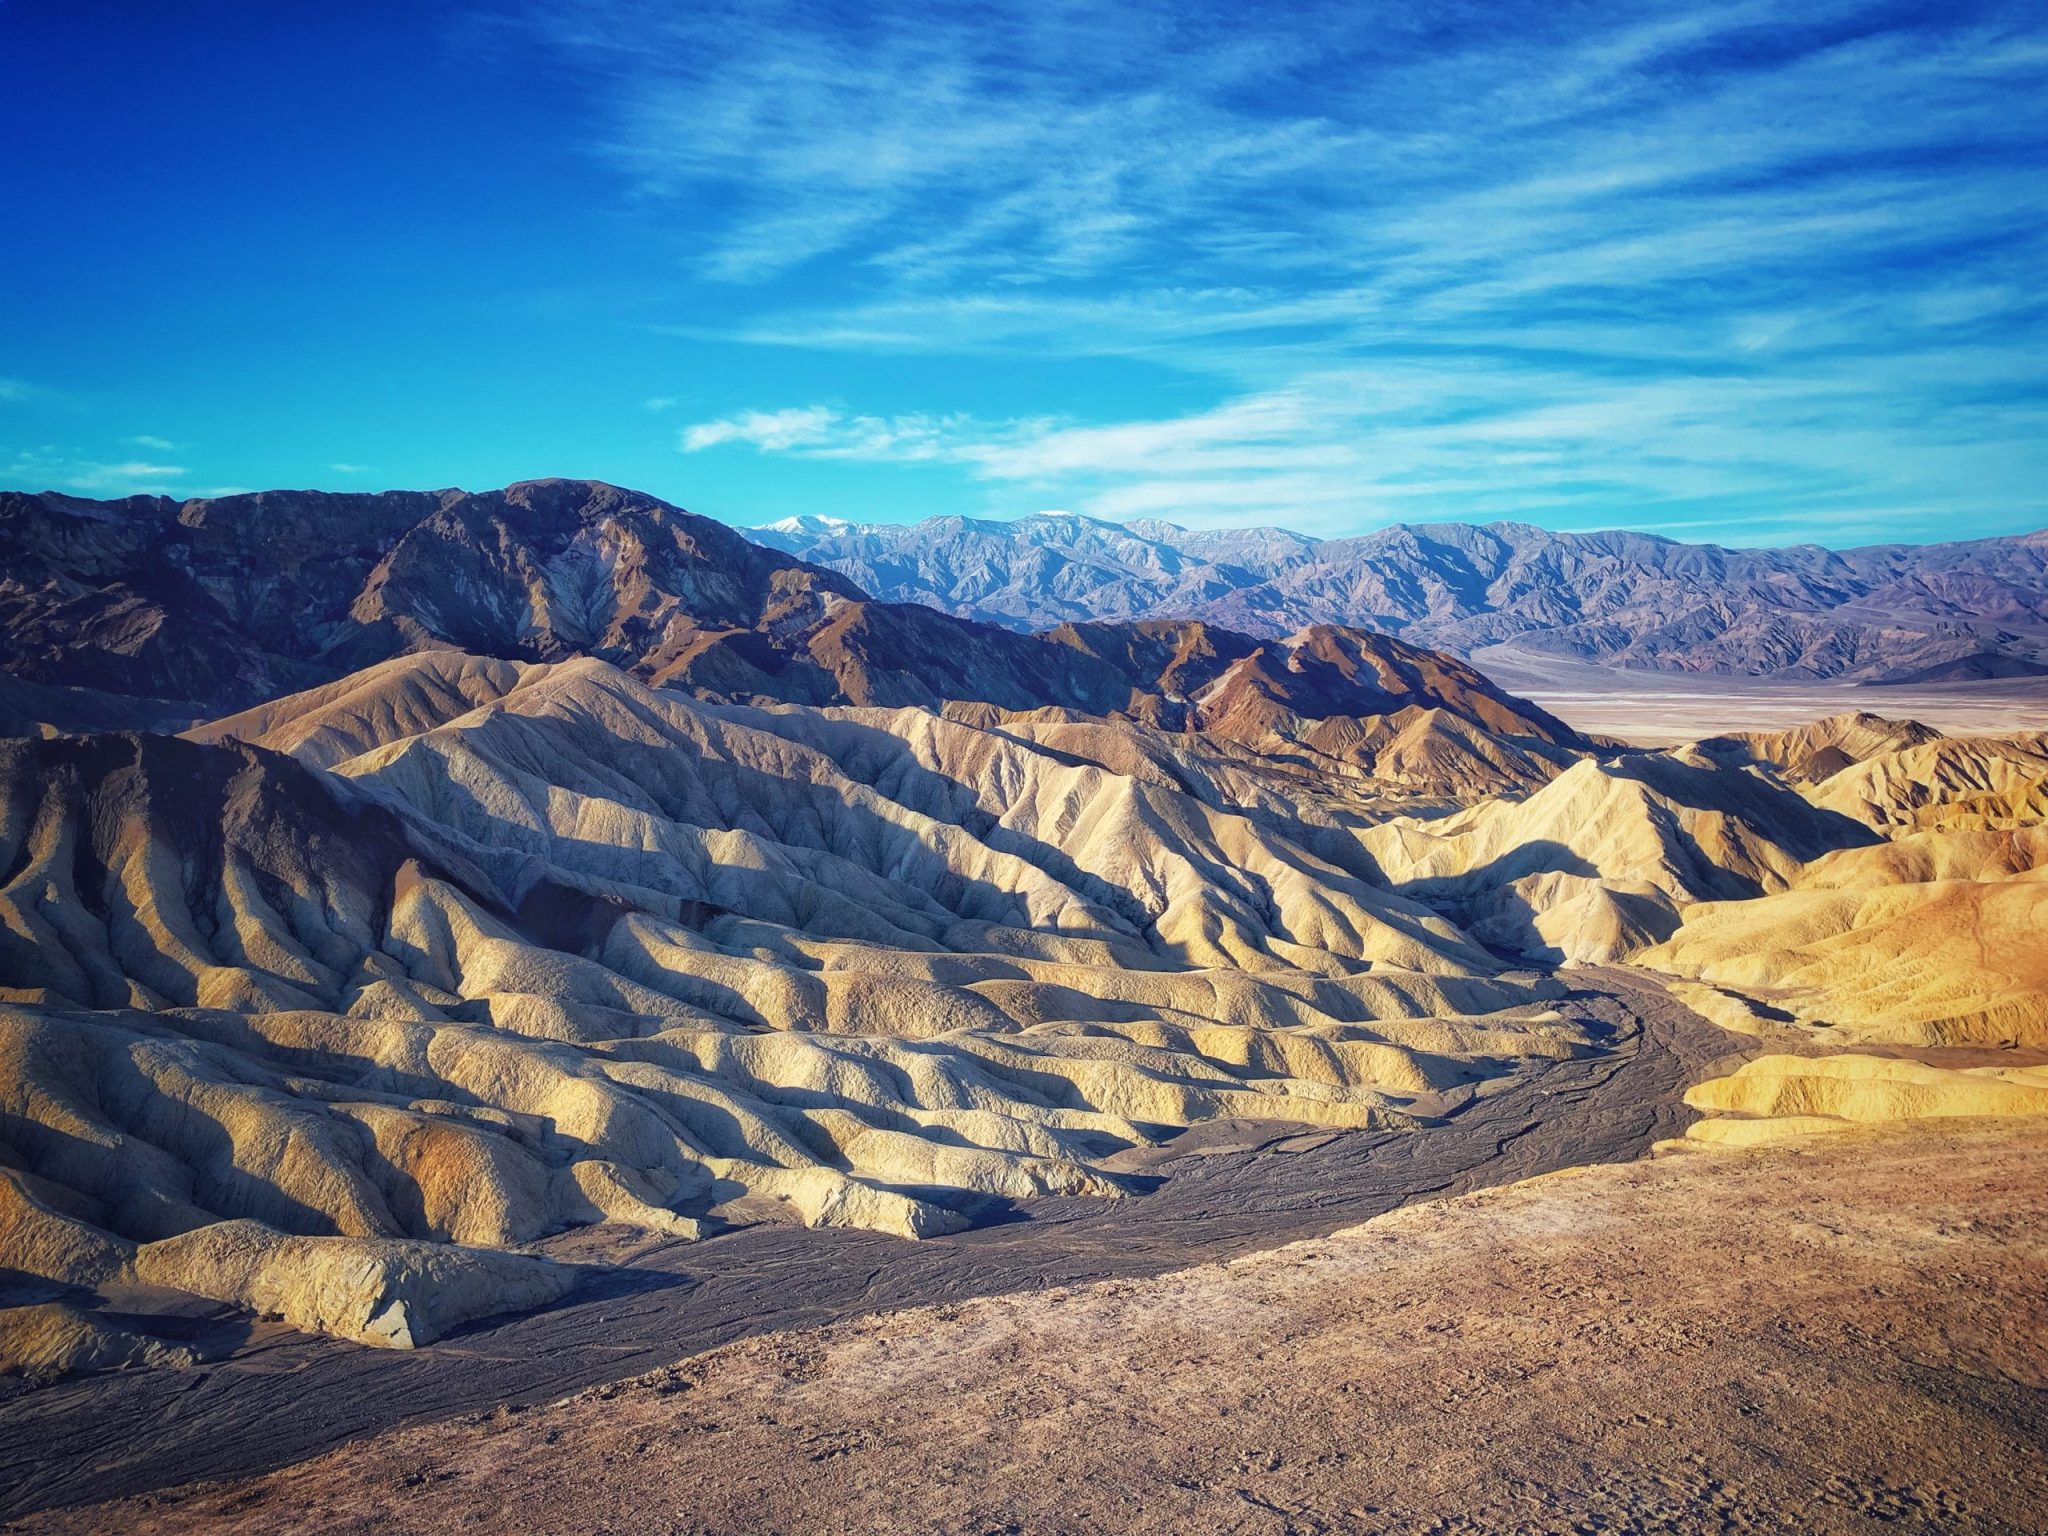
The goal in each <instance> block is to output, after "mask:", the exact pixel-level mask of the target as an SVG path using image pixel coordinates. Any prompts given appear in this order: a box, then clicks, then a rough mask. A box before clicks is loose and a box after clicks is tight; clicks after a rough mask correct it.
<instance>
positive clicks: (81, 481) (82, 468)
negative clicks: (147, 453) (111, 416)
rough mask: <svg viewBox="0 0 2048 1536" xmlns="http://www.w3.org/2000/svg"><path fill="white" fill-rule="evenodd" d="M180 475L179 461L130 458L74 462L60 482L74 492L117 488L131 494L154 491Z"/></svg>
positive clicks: (181, 468)
mask: <svg viewBox="0 0 2048 1536" xmlns="http://www.w3.org/2000/svg"><path fill="white" fill-rule="evenodd" d="M184 476H185V469H184V466H182V465H179V464H149V463H145V462H143V461H141V460H137V459H130V460H128V461H127V462H126V463H121V464H94V463H83V464H74V465H72V466H71V472H70V474H69V476H68V477H67V478H66V480H65V482H64V483H65V484H66V485H68V486H70V487H71V488H72V489H73V490H78V491H120V492H121V493H122V494H124V495H132V494H134V493H135V492H137V491H142V490H155V489H157V488H158V487H161V486H164V485H168V484H169V483H170V482H172V481H174V480H181V479H183V478H184Z"/></svg>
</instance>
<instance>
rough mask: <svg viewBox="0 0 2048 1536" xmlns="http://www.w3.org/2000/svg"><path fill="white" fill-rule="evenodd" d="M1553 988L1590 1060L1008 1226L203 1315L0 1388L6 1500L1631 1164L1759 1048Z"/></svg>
mask: <svg viewBox="0 0 2048 1536" xmlns="http://www.w3.org/2000/svg"><path fill="white" fill-rule="evenodd" d="M1567 974H1568V975H1569V976H1570V977H1572V978H1573V979H1574V980H1575V982H1576V983H1577V984H1578V985H1579V986H1581V987H1582V988H1583V989H1584V990H1583V991H1581V992H1580V993H1579V994H1578V995H1577V996H1576V997H1575V998H1574V999H1573V1001H1572V1002H1571V1003H1570V1004H1569V1005H1568V1006H1570V1007H1571V1008H1572V1010H1573V1011H1574V1012H1575V1013H1578V1014H1581V1015H1582V1016H1585V1017H1588V1018H1591V1019H1602V1018H1604V1019H1607V1020H1609V1021H1610V1022H1611V1024H1612V1026H1613V1029H1614V1031H1615V1033H1614V1035H1613V1037H1612V1040H1611V1043H1610V1048H1609V1049H1608V1050H1607V1051H1605V1052H1603V1053H1602V1054H1600V1055H1598V1056H1594V1057H1587V1058H1583V1059H1581V1060H1577V1061H1571V1062H1563V1063H1559V1064H1557V1065H1555V1066H1553V1067H1551V1068H1549V1069H1548V1070H1546V1071H1544V1072H1541V1073H1537V1074H1531V1075H1527V1076H1524V1077H1521V1078H1518V1079H1514V1080H1507V1081H1502V1082H1500V1083H1498V1084H1496V1085H1494V1087H1493V1089H1492V1090H1491V1091H1490V1092H1489V1094H1488V1096H1487V1097H1484V1098H1482V1099H1480V1100H1478V1101H1477V1102H1475V1103H1472V1104H1470V1105H1468V1106H1467V1107H1465V1108H1463V1109H1461V1110H1459V1111H1458V1112H1457V1113H1455V1114H1453V1115H1452V1116H1450V1118H1449V1119H1447V1120H1446V1121H1444V1122H1443V1123H1442V1124H1440V1125H1438V1126H1435V1127H1432V1128H1429V1129H1426V1130H1424V1131H1421V1132H1403V1133H1366V1132H1341V1133H1315V1134H1306V1135H1305V1134H1303V1133H1302V1131H1301V1129H1300V1128H1299V1127H1298V1126H1293V1125H1271V1124H1268V1125H1247V1124H1241V1123H1236V1124H1233V1123H1219V1124H1215V1125H1211V1126H1206V1127H1203V1128H1201V1129H1200V1130H1198V1131H1195V1132H1191V1133H1189V1134H1188V1135H1186V1136H1184V1137H1182V1138H1180V1139H1178V1140H1177V1141H1175V1142H1173V1143H1170V1144H1169V1145H1168V1147H1166V1148H1164V1149H1160V1150H1158V1151H1156V1152H1154V1153H1151V1154H1148V1156H1149V1157H1150V1162H1149V1163H1146V1164H1145V1165H1143V1166H1138V1165H1134V1166H1133V1167H1132V1169H1131V1170H1130V1171H1132V1172H1134V1173H1140V1174H1149V1175H1151V1176H1154V1177H1157V1178H1159V1179H1161V1180H1162V1181H1163V1182H1161V1183H1160V1185H1159V1186H1158V1187H1157V1188H1156V1189H1155V1190H1154V1191H1153V1192H1152V1193H1149V1194H1145V1195H1142V1196H1138V1197H1135V1198H1131V1199H1126V1200H1121V1201H1114V1202H1111V1201H1103V1200H1091V1199H1072V1200H1042V1201H1032V1202H1028V1203H1026V1204H1025V1205H1023V1206H1021V1207H1019V1208H1018V1209H1017V1210H1016V1211H1014V1212H1013V1213H1012V1215H1013V1217H1014V1218H1015V1219H1011V1220H1008V1221H997V1222H995V1223H994V1224H991V1225H988V1226H984V1227H980V1228H977V1229H975V1230H973V1231H969V1232H965V1233H961V1234H959V1235H958V1236H954V1237H947V1238H940V1239H934V1240H930V1241H926V1242H921V1243H909V1242H905V1241H903V1240H901V1239H897V1238H891V1237H886V1236H882V1235H880V1234H876V1233H865V1232H848V1231H831V1232H826V1231H818V1232H809V1231H804V1230H802V1229H801V1228H793V1227H787V1226H761V1227H753V1228H748V1229H745V1230H742V1231H737V1232H732V1233H730V1234H727V1235H725V1236H722V1237H717V1238H713V1239H711V1240H710V1241H708V1242H702V1243H669V1244H666V1245H661V1246H657V1247H654V1248H652V1249H649V1250H647V1251H645V1252H642V1253H639V1254H637V1255H632V1254H622V1253H619V1252H612V1251H603V1250H602V1244H603V1242H604V1240H605V1237H606V1235H607V1233H610V1234H611V1235H612V1236H613V1237H616V1229H591V1230H590V1231H588V1232H586V1233H585V1234H583V1235H580V1236H579V1235H577V1234H570V1235H569V1236H568V1237H566V1238H565V1239H563V1240H561V1242H560V1243H559V1244H558V1245H557V1246H558V1248H559V1251H558V1253H557V1256H558V1257H563V1258H569V1259H575V1258H601V1259H605V1260H608V1261H619V1260H622V1259H623V1260H626V1261H627V1267H625V1268H623V1269H616V1270H609V1271H603V1272H594V1273H593V1275H592V1278H591V1280H590V1281H589V1282H588V1283H587V1284H586V1285H585V1286H583V1287H582V1288H581V1289H579V1290H578V1291H577V1292H576V1293H575V1294H574V1295H573V1296H571V1297H570V1298H569V1300H568V1301H567V1302H565V1303H563V1304H560V1305H557V1306H555V1307H552V1308H549V1309H546V1310H544V1311H541V1312H537V1313H532V1314H529V1315H527V1316H524V1317H517V1318H509V1319H500V1320H497V1321H495V1322H491V1323H485V1324H479V1325H476V1326H474V1327H472V1328H470V1329H467V1330H465V1331H463V1332H461V1333H459V1334H456V1335H454V1336H451V1337H450V1338H448V1339H446V1340H444V1341H443V1342H441V1343H439V1344H436V1345H433V1346H431V1347H429V1348H425V1349H419V1350H413V1351H407V1352H402V1353H399V1352H392V1351H386V1350H370V1349H363V1348H360V1347H357V1346H354V1345H349V1344H345V1343H339V1342H337V1341H334V1340H331V1339H317V1338H308V1337H306V1336H305V1335H302V1334H297V1333H293V1332H291V1331H290V1330H288V1329H285V1328H282V1327H280V1326H278V1325H262V1326H259V1327H258V1328H257V1329H256V1330H255V1331H254V1332H253V1333H252V1332H250V1331H249V1328H248V1325H247V1323H246V1322H239V1321H236V1320H234V1319H232V1318H222V1319H219V1320H217V1322H216V1323H215V1326H216V1327H222V1328H226V1329H228V1330H230V1331H229V1334H228V1336H227V1337H226V1338H223V1339H214V1338H213V1336H211V1335H209V1334H207V1333H206V1331H205V1328H204V1324H205V1322H206V1320H205V1319H195V1320H194V1323H193V1326H192V1327H191V1328H190V1329H188V1330H186V1331H184V1332H182V1333H181V1335H180V1338H181V1341H182V1342H185V1343H188V1344H191V1345H194V1346H198V1347H202V1348H204V1347H207V1346H209V1344H217V1345H218V1347H217V1348H215V1349H213V1350H212V1351H211V1352H212V1353H213V1354H214V1358H213V1359H212V1360H211V1362H210V1363H209V1365H208V1367H207V1368H205V1369H202V1370H197V1371H122V1372H111V1373H105V1374H101V1375H96V1376H89V1377H82V1378H78V1379H75V1380H71V1381H66V1382H62V1383H59V1384H58V1385H56V1386H53V1387H48V1388H44V1389H41V1390H36V1391H27V1390H22V1389H20V1388H19V1387H18V1386H16V1387H15V1388H14V1390H13V1391H12V1393H11V1395H9V1396H7V1397H5V1398H4V1399H0V1516H9V1515H19V1514H24V1513H27V1512H29V1511H31V1510H35V1509H40V1508H43V1507H45V1506H48V1505H52V1504H66V1503H75V1502H79V1501H82V1500H87V1499H104V1498H107V1497H110V1496H115V1495H127V1494H134V1493H141V1492H144V1491H147V1490H150V1489H153V1488H158V1487H162V1486H165V1485H167V1484H170V1483H173V1482H180V1481H186V1480H190V1479H198V1478H238V1477H244V1476H248V1475H250V1474H253V1473H259V1472H264V1471H268V1470H270V1469H272V1468H275V1467H280V1466H283V1465H286V1464H288V1463H290V1462H294V1461H298V1460H301V1459H304V1458H306V1457H310V1456H315V1455H318V1454H321V1453H323V1452H325V1451H328V1450H331V1449H332V1448H333V1447H335V1446H336V1445H339V1444H341V1443H342V1442H344V1441H346V1440H350V1439H354V1438H357V1437H361V1436H366V1435H372V1434H376V1433H379V1432H381V1431H386V1430H389V1429H391V1428H394V1427H396V1426H399V1425H404V1424H411V1423H419V1422H423V1421H429V1420H435V1419H445V1418H449V1417H452V1416H456V1415H460V1414H464V1413H472V1412H476V1411H479V1410H484V1409H490V1408H494V1407H497V1406H499V1405H504V1404H510V1405H514V1406H518V1405H528V1404H535V1403H541V1402H546V1401H549V1400H552V1399H554V1398H557V1397H559V1396H561V1395H562V1394H564V1393H565V1392H570V1391H574V1390H577V1389H579V1388H583V1387H588V1386H591V1385H594V1384H597V1383H602V1382H606V1381H614V1380H618V1379H621V1378H625V1377H629V1376H633V1375H635V1374H638V1373H641V1372H644V1371H647V1370H649V1369H652V1368H654V1367H656V1366H662V1365H667V1364H669V1363H671V1362H673V1361H675V1360H678V1359H681V1358H683V1357H685V1356H687V1355H690V1354H693V1353H696V1352H699V1351H703V1350H707V1349H710V1348H712V1347H714V1346H717V1345H722V1344H726V1343H728V1342H730V1341H732V1340H734V1339H737V1338H742V1337H745V1336H747V1335H751V1334H760V1333H765V1332H769V1331H772V1330H786V1329H795V1328H804V1327H810V1326H814V1325H818V1324H823V1323H827V1322H831V1321H835V1320H838V1319H843V1318H847V1317H851V1316H857V1315H863V1314H870V1313H874V1312H879V1311H884V1310H889V1309H896V1308H904V1307H912V1306H917V1305H920V1304H925V1303H939V1302H953V1301H962V1300H966V1299H969V1298H973V1297H985V1296H990V1295H996V1294H1000V1293H1005V1292H1015V1291H1020V1290H1029V1289H1036V1288H1044V1287H1052V1286H1060V1285H1071V1284H1074V1283H1077V1282H1086V1281H1093V1280H1098V1279H1103V1278H1109V1277H1125V1278H1130V1277H1141V1276H1152V1275H1158V1274H1162V1273H1166V1272H1168V1271H1171V1270H1175V1269H1180V1268H1183V1267H1185V1266H1187V1265H1190V1264H1199V1263H1203V1262H1207V1261H1213V1260H1217V1259H1223V1258H1230V1257H1235V1256H1238V1255H1242V1254H1246V1253H1250V1252H1254V1251H1257V1250H1259V1249H1264V1248H1271V1247H1274V1246H1276V1245H1278V1244H1281V1243H1286V1242H1290V1241H1293V1240H1296V1239H1300V1238H1304V1237H1311V1236H1319V1235H1321V1234H1324V1233H1328V1232H1331V1231H1334V1230H1337V1229H1338V1228H1341V1227H1345V1226H1349V1225H1353V1224H1355V1223H1357V1222H1360V1221H1364V1220H1366V1219H1367V1218H1369V1217H1373V1216H1377V1215H1380V1214H1381V1213H1383V1212H1386V1211H1389V1210H1392V1209H1395V1208H1397V1207H1399V1206H1401V1205H1403V1204H1405V1203H1408V1202H1410V1201H1415V1200H1420V1199H1427V1198H1430V1197H1433V1196H1436V1195H1439V1194H1443V1193H1459V1192H1463V1191H1467V1190H1472V1189H1478V1188H1483V1187H1486V1186H1489V1185H1494V1184H1502V1183H1508V1182H1512V1181H1514V1180H1517V1179H1522V1178H1527V1177H1529V1176H1531V1175H1533V1174H1538V1173H1543V1172H1548V1171H1552V1170H1555V1169H1560V1168H1568V1167H1573V1166H1577V1165H1580V1164H1584V1163H1589V1162H1601V1161H1608V1160H1614V1161H1621V1160H1626V1159H1630V1158H1635V1157H1639V1156H1641V1155H1642V1154H1643V1153H1644V1152H1646V1151H1647V1150H1648V1149H1649V1147H1650V1146H1651V1145H1652V1144H1653V1143H1654V1142H1656V1141H1657V1140H1658V1139H1660V1138H1663V1137H1669V1136H1675V1135H1677V1134H1679V1132H1680V1131H1681V1130H1682V1129H1683V1127H1684V1125H1685V1123H1686V1122H1687V1121H1689V1120H1690V1119H1691V1118H1692V1117H1693V1112H1692V1111H1690V1110H1688V1109H1686V1108H1685V1107H1684V1105H1683V1103H1682V1102H1681V1099H1680V1095H1681V1094H1682V1093H1683V1091H1684V1090H1685V1088H1686V1087H1687V1086H1688V1085H1689V1084H1691V1083H1693V1082H1696V1081H1698V1080H1699V1079H1700V1078H1702V1077H1707V1076H1713V1075H1716V1073H1717V1071H1719V1070H1723V1069H1725V1066H1726V1064H1727V1063H1728V1062H1729V1061H1731V1060H1732V1059H1733V1058H1732V1057H1731V1056H1730V1053H1731V1052H1733V1051H1747V1050H1751V1049H1754V1044H1753V1042H1749V1041H1745V1040H1740V1039H1737V1038H1736V1037H1733V1036H1730V1035H1728V1034H1725V1033H1724V1032H1722V1031H1721V1030H1719V1029H1715V1028H1713V1027H1711V1026H1709V1025H1708V1024H1706V1023H1705V1022H1704V1021H1702V1020H1701V1019H1699V1018H1698V1017H1697V1016H1696V1015H1695V1014H1693V1013H1691V1012H1690V1011H1689V1010H1687V1009H1686V1008H1684V1007H1682V1006H1680V1005H1679V1004H1678V1003H1677V1002H1675V1001H1674V1000H1673V999H1672V998H1671V997H1670V996H1669V994H1667V993H1666V992H1665V991H1664V990H1663V988H1662V987H1661V986H1660V985H1658V984H1657V982H1656V981H1655V980H1654V979H1653V978H1650V977H1647V976H1644V975H1641V974H1640V973H1635V972H1629V971H1624V970H1615V969H1597V970H1596V969H1586V970H1581V971H1575V972H1570V973H1567Z"/></svg>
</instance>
